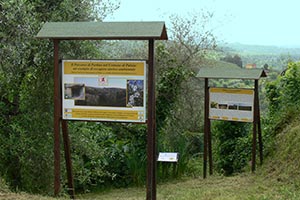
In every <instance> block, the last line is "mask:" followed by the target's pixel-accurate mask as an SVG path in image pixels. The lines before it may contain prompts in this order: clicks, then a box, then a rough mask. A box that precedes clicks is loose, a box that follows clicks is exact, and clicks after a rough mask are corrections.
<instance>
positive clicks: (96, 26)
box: [36, 22, 168, 40]
mask: <svg viewBox="0 0 300 200" xmlns="http://www.w3.org/2000/svg"><path fill="white" fill-rule="evenodd" d="M36 37H37V38H41V39H59V40H149V39H155V40H167V39H168V36H167V31H166V27H165V23H164V22H47V23H45V24H44V25H43V27H42V29H41V30H40V31H39V32H38V34H37V36H36Z"/></svg>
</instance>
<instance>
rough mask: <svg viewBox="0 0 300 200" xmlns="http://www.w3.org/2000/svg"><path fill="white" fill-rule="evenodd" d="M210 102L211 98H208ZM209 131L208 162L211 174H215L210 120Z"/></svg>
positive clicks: (208, 122) (208, 123)
mask: <svg viewBox="0 0 300 200" xmlns="http://www.w3.org/2000/svg"><path fill="white" fill-rule="evenodd" d="M208 102H209V100H208ZM207 125H208V133H207V147H208V164H209V175H212V174H213V159H212V145H211V129H210V120H209V119H208V121H207Z"/></svg>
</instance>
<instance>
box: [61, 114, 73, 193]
mask: <svg viewBox="0 0 300 200" xmlns="http://www.w3.org/2000/svg"><path fill="white" fill-rule="evenodd" d="M62 133H63V140H64V152H65V160H66V169H67V177H68V192H69V195H70V198H71V199H75V190H74V181H73V172H72V160H71V151H70V139H69V131H68V122H67V121H66V120H62Z"/></svg>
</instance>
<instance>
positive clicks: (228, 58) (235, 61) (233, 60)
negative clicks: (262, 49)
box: [221, 54, 243, 68]
mask: <svg viewBox="0 0 300 200" xmlns="http://www.w3.org/2000/svg"><path fill="white" fill-rule="evenodd" d="M221 60H222V61H225V62H229V63H233V64H236V65H237V66H239V67H241V68H242V67H243V61H242V58H241V57H240V56H239V55H237V54H235V55H233V56H232V55H227V56H225V57H224V58H221Z"/></svg>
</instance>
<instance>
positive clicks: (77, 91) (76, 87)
mask: <svg viewBox="0 0 300 200" xmlns="http://www.w3.org/2000/svg"><path fill="white" fill-rule="evenodd" d="M64 94H65V95H64V98H65V99H74V100H77V99H81V100H82V99H85V86H84V84H82V83H65V84H64Z"/></svg>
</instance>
